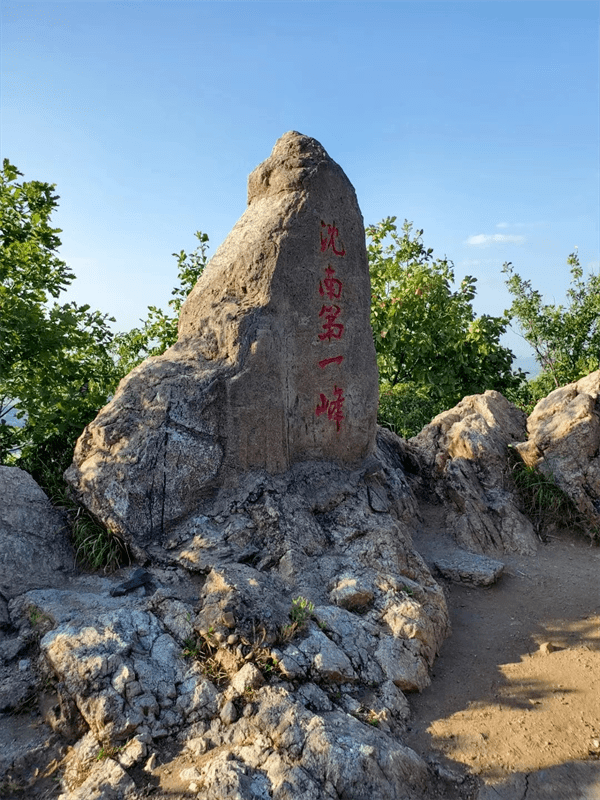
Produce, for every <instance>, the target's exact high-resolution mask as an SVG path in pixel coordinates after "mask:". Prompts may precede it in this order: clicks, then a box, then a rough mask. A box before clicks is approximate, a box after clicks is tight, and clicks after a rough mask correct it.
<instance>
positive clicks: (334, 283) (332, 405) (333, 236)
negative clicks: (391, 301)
mask: <svg viewBox="0 0 600 800" xmlns="http://www.w3.org/2000/svg"><path fill="white" fill-rule="evenodd" d="M325 230H326V231H327V232H326V233H325ZM338 237H339V231H338V229H337V228H336V226H335V224H333V225H328V224H327V223H325V222H323V221H321V252H322V253H324V252H326V251H327V250H332V251H333V253H334V254H335V255H336V256H344V255H346V250H345V248H344V246H343V245H342V244H341V243H339V242H338ZM342 289H343V284H342V281H341V280H340V279H339V278H337V277H336V276H335V269H334V268H333V267H332V266H331V264H329V265H328V266H327V269H326V270H325V277H324V278H322V279H321V280H320V281H319V294H320V295H321V297H323V298H327V299H328V300H330V301H333V300H337V301H338V302H341V297H342ZM341 312H342V308H341V306H340V305H338V304H337V303H333V302H332V303H331V304H330V305H329V304H327V303H324V304H323V305H322V306H321V310H320V312H319V318H324V322H323V324H322V325H321V328H322V332H321V333H319V339H320V341H322V342H329V343H331V342H332V340H339V339H341V338H342V336H343V334H344V324H343V323H342V322H340V321H339V319H338V317H339V316H340V314H341ZM343 360H344V356H342V355H339V356H332V357H331V358H324V359H322V360H321V361H319V367H320V368H321V369H325V368H327V367H331V366H333V365H337V366H340V365H341V363H342V361H343ZM345 399H346V398H345V397H344V390H343V389H341V388H340V387H339V386H335V388H334V390H333V398H328V397H327V395H325V394H323V393H322V392H321V393H320V400H319V404H318V405H317V407H316V409H315V414H316V415H317V417H320V416H321V415H322V414H326V415H327V419H328V420H331V421H332V422H335V425H336V429H337V430H338V431H339V430H340V427H341V422H342V420H343V419H344V415H343V413H342V406H343V405H344V401H345Z"/></svg>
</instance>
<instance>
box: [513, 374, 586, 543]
mask: <svg viewBox="0 0 600 800" xmlns="http://www.w3.org/2000/svg"><path fill="white" fill-rule="evenodd" d="M527 432H528V436H529V438H528V441H527V442H524V443H522V444H519V445H518V446H517V450H518V451H519V453H520V454H521V457H522V458H523V460H524V461H525V463H526V464H528V465H529V466H533V467H537V468H538V469H540V470H541V471H542V472H544V473H546V474H547V475H550V476H552V477H554V479H555V480H556V483H557V484H558V485H559V486H560V488H561V489H563V491H564V492H566V494H568V496H569V497H570V498H571V499H572V500H573V502H574V503H575V505H576V507H577V508H578V510H579V511H580V512H581V515H582V518H583V521H584V523H585V524H586V525H587V526H588V528H589V529H590V531H591V532H595V533H596V535H598V532H599V531H600V370H598V371H596V372H592V373H591V374H590V375H588V376H587V377H585V378H581V380H579V381H577V382H576V383H570V384H568V385H567V386H563V387H561V388H560V389H556V390H555V391H554V392H551V393H550V394H549V395H548V397H545V398H544V399H543V400H540V402H539V403H538V404H537V405H536V407H535V408H534V410H533V412H532V414H531V415H530V416H529V419H528V421H527Z"/></svg>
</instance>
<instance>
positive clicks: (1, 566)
mask: <svg viewBox="0 0 600 800" xmlns="http://www.w3.org/2000/svg"><path fill="white" fill-rule="evenodd" d="M67 532H68V525H67V520H66V517H65V515H64V514H63V513H62V512H60V511H58V510H57V509H56V508H54V507H53V506H52V505H51V503H50V501H49V500H48V498H47V497H46V495H45V494H44V492H43V491H42V489H40V487H39V486H38V485H37V483H36V482H35V481H34V480H33V478H32V477H31V476H30V475H28V474H27V473H26V472H24V471H23V470H21V469H17V468H16V467H1V466H0V595H2V596H3V598H4V599H6V600H10V598H12V597H16V596H17V595H19V594H23V592H26V591H27V590H28V589H39V588H42V587H46V586H60V585H61V584H63V583H64V582H65V580H66V578H67V577H68V576H69V575H72V574H73V572H74V568H75V557H74V553H73V549H72V547H71V545H70V543H69V538H68V535H67ZM0 624H1V625H6V624H7V621H6V619H5V617H4V615H3V613H2V609H1V608H0Z"/></svg>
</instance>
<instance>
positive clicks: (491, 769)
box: [0, 509, 600, 800]
mask: <svg viewBox="0 0 600 800" xmlns="http://www.w3.org/2000/svg"><path fill="white" fill-rule="evenodd" d="M434 522H435V509H433V514H431V515H430V518H429V523H430V525H432V526H433V525H434ZM434 536H435V540H436V545H434V547H433V548H432V545H431V537H434ZM439 538H440V536H439V532H438V534H437V535H436V534H434V528H433V527H430V528H427V527H424V528H422V529H421V532H420V534H419V535H418V536H417V537H415V545H416V546H417V548H418V547H421V548H422V549H423V551H424V552H426V553H428V560H429V561H430V562H431V561H432V560H433V555H432V553H433V550H435V547H436V546H437V547H438V548H439ZM503 560H504V562H505V570H504V573H503V575H502V577H501V578H500V580H499V581H498V582H497V583H495V584H494V585H492V586H488V587H473V586H468V585H464V586H463V585H460V584H457V583H455V582H450V581H444V579H443V578H440V580H441V582H442V583H443V585H444V588H445V591H446V593H447V597H448V606H449V610H450V616H451V623H452V635H451V636H450V638H449V639H447V640H446V642H445V644H444V645H443V647H442V650H441V653H440V655H439V657H438V659H437V660H436V662H435V665H434V668H433V675H432V678H433V681H432V684H431V686H429V687H428V688H426V689H424V690H423V691H422V692H421V693H420V694H419V693H411V694H409V695H408V697H409V704H410V720H409V723H408V730H407V732H406V734H405V742H406V744H407V745H408V746H409V747H411V748H412V749H413V750H415V751H416V752H417V753H419V754H420V755H422V756H423V757H424V758H425V759H426V760H428V761H429V762H430V763H431V764H432V765H433V771H434V772H437V773H438V774H439V775H440V778H439V780H438V782H437V785H436V784H435V783H432V784H431V786H430V789H429V791H430V796H431V797H432V798H435V797H447V798H453V797H454V798H456V800H458V799H459V798H460V800H466V799H467V798H470V799H471V798H472V799H473V800H475V798H477V800H497V798H500V800H521V798H525V797H526V798H527V800H547V799H548V798H549V799H550V800H554V798H556V800H558V798H561V799H562V798H565V800H566V799H567V798H568V800H576V799H577V800H597V798H598V797H600V761H599V760H598V759H599V757H600V617H599V613H598V612H599V602H598V601H599V600H600V590H599V582H598V568H599V567H600V549H598V548H597V547H591V546H590V545H589V543H588V542H587V541H585V540H584V539H583V538H582V537H580V536H577V535H573V534H571V533H569V532H568V531H554V532H553V534H552V535H551V537H550V538H548V540H547V542H546V543H545V544H543V545H541V546H540V547H539V549H538V552H537V553H536V554H535V555H533V556H517V555H512V556H505V557H504V559H503ZM44 625H45V622H44V620H43V619H40V620H35V621H34V627H36V628H37V629H38V630H39V632H40V633H42V632H43V630H44ZM32 648H33V650H34V649H35V645H32ZM23 655H24V658H22V659H21V662H20V666H21V667H22V669H23V671H24V672H25V671H26V670H27V663H26V662H27V658H28V656H30V655H33V651H30V652H29V653H25V654H23ZM52 691H53V689H52V685H51V684H49V685H48V686H47V687H46V691H44V687H42V691H41V692H40V693H38V694H37V695H36V696H35V697H31V698H28V697H25V698H24V703H23V705H22V707H21V708H20V709H18V710H17V711H13V712H12V713H10V714H4V715H2V716H0V742H1V749H0V753H1V754H2V755H1V756H0V759H2V760H5V761H6V760H9V759H10V753H11V751H12V750H14V749H15V748H17V747H18V748H19V749H20V751H21V752H22V751H23V744H24V742H29V755H28V757H27V758H25V759H23V763H22V771H21V774H20V775H18V774H14V780H13V783H12V785H11V777H10V776H8V777H7V779H5V781H4V783H3V784H2V788H1V790H0V792H1V796H2V797H6V798H10V800H12V799H13V798H14V800H16V798H22V797H23V796H27V797H32V798H34V797H36V798H40V800H41V798H47V800H51V799H54V798H58V797H59V796H60V795H61V794H62V796H63V797H71V796H73V797H74V798H75V797H80V796H81V797H82V798H83V797H85V794H81V795H76V794H74V793H73V794H72V795H68V794H67V795H64V794H63V792H64V783H62V782H61V778H62V779H63V780H64V775H65V772H66V773H67V774H68V773H69V771H70V772H71V774H72V773H73V771H74V770H75V769H82V764H83V768H85V764H86V761H87V763H88V766H89V765H90V764H92V763H95V761H96V759H98V758H99V759H100V762H99V763H100V764H105V765H106V768H107V769H108V768H109V767H110V768H113V769H114V768H116V767H117V765H118V763H119V761H121V762H122V763H123V764H124V765H128V758H127V750H126V749H125V750H124V751H123V752H121V753H110V754H109V753H108V752H102V751H101V749H100V748H99V746H98V744H97V742H96V741H95V740H91V741H90V743H89V747H90V752H89V753H88V754H87V758H84V759H81V757H79V759H76V758H75V751H74V750H73V749H72V748H68V747H65V745H64V742H62V741H61V739H60V737H58V736H56V734H53V733H52V731H51V730H50V729H49V727H48V725H47V724H46V723H45V722H44V715H45V716H46V717H47V716H48V713H51V708H52V703H53V701H55V700H56V697H55V696H53V693H52ZM325 702H326V700H325ZM205 746H206V745H205V743H204V742H203V741H201V740H200V739H198V740H194V738H193V737H192V738H191V739H190V737H189V734H186V736H185V737H182V738H181V739H179V740H178V739H177V738H174V739H173V740H171V739H169V740H165V739H163V740H161V741H158V742H154V743H153V745H152V747H151V748H150V749H149V750H148V751H147V752H146V753H145V754H144V757H143V759H140V762H139V764H138V766H136V767H134V768H129V769H128V774H129V776H130V778H131V779H132V780H133V782H134V783H135V786H136V790H137V791H136V796H138V797H144V796H149V797H157V798H165V800H166V798H169V800H175V798H184V797H186V798H187V797H196V796H200V797H201V796H202V795H201V794H200V795H198V793H197V787H195V786H194V777H195V776H196V774H197V771H198V769H201V768H202V764H203V760H204V759H206V758H207V757H208V756H207V754H205V753H204V747H205ZM79 749H80V750H81V746H80V747H79ZM210 752H211V756H210V757H211V759H213V760H214V759H215V751H214V750H211V751H210ZM111 755H112V758H111V757H110V756H111ZM103 757H104V758H103ZM131 758H132V757H131V755H130V760H131ZM224 765H226V761H224ZM222 766H223V765H222ZM35 770H39V776H38V778H37V780H35V781H34V782H33V783H32V784H31V785H30V787H29V788H28V789H27V790H26V795H24V793H23V788H22V785H23V784H22V783H21V787H19V783H20V781H19V777H23V775H24V774H28V775H29V776H32V775H33V773H34V772H35ZM444 778H450V779H451V780H444ZM113 785H114V781H113ZM126 785H128V784H126V783H124V788H125V787H126ZM61 787H62V788H61ZM259 788H260V787H257V790H258V789H259ZM112 796H115V797H116V796H117V795H116V794H115V795H110V794H106V797H107V798H108V797H112ZM231 796H232V797H233V796H235V795H231ZM261 796H263V795H261V794H260V793H258V794H256V797H261ZM264 796H265V797H267V795H264Z"/></svg>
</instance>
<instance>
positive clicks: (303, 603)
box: [290, 596, 315, 627]
mask: <svg viewBox="0 0 600 800" xmlns="http://www.w3.org/2000/svg"><path fill="white" fill-rule="evenodd" d="M314 610H315V606H314V603H311V602H310V600H307V599H306V597H302V596H300V597H296V599H295V600H292V608H291V611H290V619H291V620H292V622H294V623H296V625H298V627H300V626H301V625H304V623H305V622H307V621H308V620H309V619H310V616H311V614H312V612H313V611H314Z"/></svg>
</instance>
